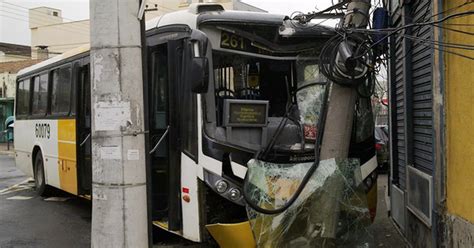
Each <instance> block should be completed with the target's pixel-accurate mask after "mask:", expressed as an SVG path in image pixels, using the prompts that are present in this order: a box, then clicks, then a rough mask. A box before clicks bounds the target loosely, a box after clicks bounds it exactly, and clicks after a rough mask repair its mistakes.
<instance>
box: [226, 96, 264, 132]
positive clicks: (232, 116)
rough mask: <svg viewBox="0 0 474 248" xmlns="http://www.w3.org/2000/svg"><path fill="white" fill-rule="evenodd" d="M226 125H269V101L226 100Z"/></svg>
mask: <svg viewBox="0 0 474 248" xmlns="http://www.w3.org/2000/svg"><path fill="white" fill-rule="evenodd" d="M226 111H227V115H226V117H227V118H226V123H225V124H226V126H235V127H239V126H242V127H243V126H247V127H262V126H266V125H267V115H268V101H256V100H231V99H229V100H226Z"/></svg>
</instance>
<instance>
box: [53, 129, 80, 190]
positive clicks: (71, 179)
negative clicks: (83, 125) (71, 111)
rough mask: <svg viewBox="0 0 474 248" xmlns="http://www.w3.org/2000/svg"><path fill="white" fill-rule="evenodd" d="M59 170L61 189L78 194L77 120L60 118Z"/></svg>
mask: <svg viewBox="0 0 474 248" xmlns="http://www.w3.org/2000/svg"><path fill="white" fill-rule="evenodd" d="M58 170H59V182H60V186H61V189H62V190H64V191H67V192H69V193H72V194H76V195H77V166H76V121H75V120H58Z"/></svg>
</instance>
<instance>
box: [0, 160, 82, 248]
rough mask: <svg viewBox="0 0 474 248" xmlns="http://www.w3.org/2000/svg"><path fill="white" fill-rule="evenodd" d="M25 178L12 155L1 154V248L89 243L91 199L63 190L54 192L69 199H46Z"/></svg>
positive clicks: (52, 246) (52, 247)
mask: <svg viewBox="0 0 474 248" xmlns="http://www.w3.org/2000/svg"><path fill="white" fill-rule="evenodd" d="M25 180H27V178H26V177H25V176H24V175H23V173H22V172H20V171H18V170H17V169H16V167H15V164H14V159H13V157H12V156H8V155H0V192H1V193H0V248H17V247H21V248H23V247H51V248H55V247H58V248H59V247H61V248H62V247H90V223H91V221H90V220H91V202H90V201H87V200H85V199H81V198H78V197H72V196H71V195H68V194H65V193H62V192H56V193H55V194H54V196H58V197H61V198H59V199H61V200H64V199H67V200H66V201H64V202H61V201H45V198H43V197H39V196H36V194H35V192H34V189H33V183H32V182H25ZM21 182H24V183H22V184H21V185H17V186H16V187H13V188H9V187H10V186H12V185H16V184H18V183H21ZM53 199H54V198H53Z"/></svg>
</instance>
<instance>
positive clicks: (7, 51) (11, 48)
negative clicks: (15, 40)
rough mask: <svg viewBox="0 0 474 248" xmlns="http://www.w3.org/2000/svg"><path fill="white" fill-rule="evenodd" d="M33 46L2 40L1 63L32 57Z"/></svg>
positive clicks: (0, 49)
mask: <svg viewBox="0 0 474 248" xmlns="http://www.w3.org/2000/svg"><path fill="white" fill-rule="evenodd" d="M30 53H31V47H29V46H23V45H17V44H10V43H3V42H0V63H2V62H12V61H22V60H27V59H30Z"/></svg>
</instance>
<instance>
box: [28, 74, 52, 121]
mask: <svg viewBox="0 0 474 248" xmlns="http://www.w3.org/2000/svg"><path fill="white" fill-rule="evenodd" d="M47 108H48V74H42V75H40V76H35V77H34V79H33V105H32V111H31V112H32V114H33V115H46V110H47Z"/></svg>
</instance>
